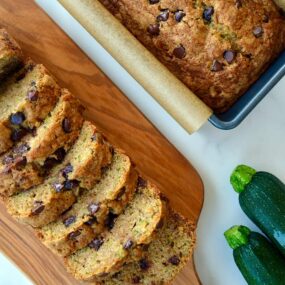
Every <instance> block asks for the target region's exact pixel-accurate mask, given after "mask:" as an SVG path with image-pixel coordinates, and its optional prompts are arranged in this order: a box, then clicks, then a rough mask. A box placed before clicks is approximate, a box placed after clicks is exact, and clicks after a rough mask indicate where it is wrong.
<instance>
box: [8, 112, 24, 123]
mask: <svg viewBox="0 0 285 285" xmlns="http://www.w3.org/2000/svg"><path fill="white" fill-rule="evenodd" d="M25 120H26V117H25V115H24V113H22V112H17V113H15V114H12V115H11V116H10V123H11V124H12V125H16V126H20V125H21V124H22V123H23V122H24V121H25Z"/></svg>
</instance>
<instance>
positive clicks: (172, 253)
mask: <svg viewBox="0 0 285 285" xmlns="http://www.w3.org/2000/svg"><path fill="white" fill-rule="evenodd" d="M194 245H195V226H194V225H193V224H192V223H191V222H189V220H187V219H185V218H183V217H182V216H181V215H179V214H177V213H175V212H174V211H173V210H170V214H169V216H168V217H167V220H166V223H165V225H164V227H163V228H162V229H161V230H159V232H158V234H157V237H156V238H155V239H154V240H153V241H152V242H151V243H150V245H149V247H148V249H147V251H146V252H145V256H144V258H143V259H144V260H145V261H146V262H147V263H148V264H149V265H148V268H147V269H144V270H143V269H142V268H141V267H140V265H139V262H130V263H128V262H127V263H126V264H125V265H123V266H122V268H121V269H120V271H119V272H118V273H116V274H114V275H112V276H108V277H105V278H102V280H101V282H100V281H98V282H97V284H98V285H99V284H100V285H101V284H104V285H133V284H141V285H165V284H170V283H171V282H172V281H173V280H174V278H175V277H176V275H177V274H178V273H179V272H180V271H181V270H182V268H183V267H184V266H185V265H186V263H187V262H188V261H189V260H190V259H191V257H192V254H193V248H194Z"/></svg>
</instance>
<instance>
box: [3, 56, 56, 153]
mask: <svg viewBox="0 0 285 285" xmlns="http://www.w3.org/2000/svg"><path fill="white" fill-rule="evenodd" d="M59 96H60V88H59V86H58V84H57V83H56V81H55V79H54V78H53V77H52V76H51V75H50V74H49V72H48V71H47V70H46V68H45V67H44V66H43V65H41V64H35V63H34V62H33V61H31V60H28V61H27V62H26V64H25V66H24V67H23V68H22V69H21V70H20V71H18V72H16V73H15V74H14V75H13V76H12V77H10V78H9V79H8V80H7V81H5V82H4V83H3V84H2V85H0V134H1V136H0V154H1V153H4V152H5V151H7V150H8V149H9V148H11V147H12V146H13V145H14V144H15V143H16V142H17V141H19V140H20V139H22V137H23V136H24V135H26V134H28V133H29V131H31V130H33V129H34V128H37V127H39V125H40V124H41V122H42V121H43V120H44V119H45V118H46V117H47V115H48V114H49V112H51V110H52V109H53V108H54V106H55V104H56V102H57V100H58V98H59Z"/></svg>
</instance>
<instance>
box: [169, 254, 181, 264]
mask: <svg viewBox="0 0 285 285" xmlns="http://www.w3.org/2000/svg"><path fill="white" fill-rule="evenodd" d="M168 262H169V263H171V264H172V265H176V266H177V265H179V263H180V259H179V257H177V256H176V255H173V256H172V257H170V258H169V259H168Z"/></svg>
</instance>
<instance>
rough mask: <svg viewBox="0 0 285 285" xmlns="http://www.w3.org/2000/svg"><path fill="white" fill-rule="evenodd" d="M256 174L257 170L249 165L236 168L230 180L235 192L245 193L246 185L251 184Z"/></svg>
mask: <svg viewBox="0 0 285 285" xmlns="http://www.w3.org/2000/svg"><path fill="white" fill-rule="evenodd" d="M255 173H256V170H255V169H253V168H251V167H249V166H247V165H239V166H238V167H236V169H235V170H234V171H233V173H232V175H231V179H230V181H231V184H232V186H233V188H234V190H235V191H236V192H237V193H239V194H240V193H241V192H243V191H244V189H245V187H246V185H247V184H249V183H250V181H251V180H252V177H253V175H254V174H255Z"/></svg>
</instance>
